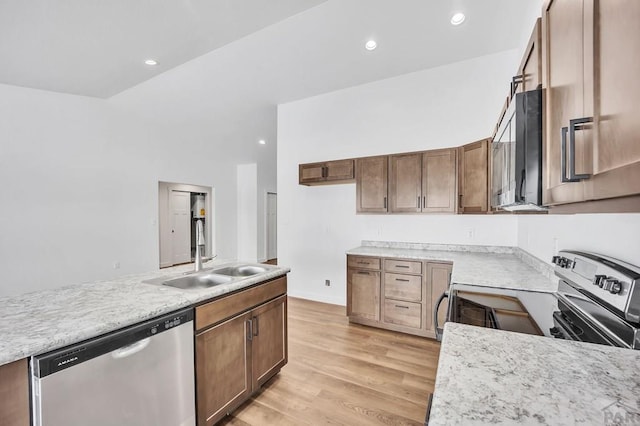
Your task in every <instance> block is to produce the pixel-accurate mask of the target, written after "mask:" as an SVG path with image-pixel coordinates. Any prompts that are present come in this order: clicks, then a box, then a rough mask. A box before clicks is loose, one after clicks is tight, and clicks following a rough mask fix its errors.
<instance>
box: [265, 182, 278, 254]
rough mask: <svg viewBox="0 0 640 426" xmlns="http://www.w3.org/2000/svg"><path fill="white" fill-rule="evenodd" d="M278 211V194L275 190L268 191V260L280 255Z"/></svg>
mask: <svg viewBox="0 0 640 426" xmlns="http://www.w3.org/2000/svg"><path fill="white" fill-rule="evenodd" d="M277 213H278V196H277V194H275V193H273V192H267V260H271V259H275V258H277V257H278V251H277V248H278V238H277V235H278V233H277V230H278V228H277Z"/></svg>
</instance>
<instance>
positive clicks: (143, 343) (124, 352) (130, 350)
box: [111, 337, 151, 359]
mask: <svg viewBox="0 0 640 426" xmlns="http://www.w3.org/2000/svg"><path fill="white" fill-rule="evenodd" d="M149 343H151V338H150V337H147V338H146V339H142V340H138V341H137V342H135V343H132V344H130V345H127V346H123V347H121V348H119V349H116V350H115V351H113V352H111V357H112V358H114V359H122V358H126V357H128V356H131V355H134V354H137V353H138V352H140V351H142V350H144V348H146V347H147V346H149Z"/></svg>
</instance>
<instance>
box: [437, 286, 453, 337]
mask: <svg viewBox="0 0 640 426" xmlns="http://www.w3.org/2000/svg"><path fill="white" fill-rule="evenodd" d="M445 298H447V299H448V298H449V291H448V290H447V291H445V292H444V293H442V294H441V295H440V297H439V298H438V301H437V302H436V304H435V306H434V308H433V328H434V329H435V331H436V340H437V341H438V342H440V341H442V332H443V330H444V329H442V328H439V327H438V308H440V304H441V303H442V301H443V300H444V299H445ZM448 316H449V307H447V317H448ZM443 326H444V324H443Z"/></svg>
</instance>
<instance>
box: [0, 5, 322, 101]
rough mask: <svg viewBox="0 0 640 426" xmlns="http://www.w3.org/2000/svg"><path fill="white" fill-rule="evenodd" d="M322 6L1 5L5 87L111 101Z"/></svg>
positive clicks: (0, 42) (0, 54)
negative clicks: (152, 61)
mask: <svg viewBox="0 0 640 426" xmlns="http://www.w3.org/2000/svg"><path fill="white" fill-rule="evenodd" d="M323 1H325V0H269V1H260V0H0V63H1V64H2V66H0V83H6V84H12V85H16V86H25V87H32V88H38V89H45V90H52V91H56V92H65V93H73V94H77V95H87V96H96V97H102V98H108V97H110V96H112V95H114V94H116V93H119V92H121V91H123V90H125V89H128V88H130V87H132V86H135V85H136V84H138V83H140V82H142V81H145V80H148V79H149V78H152V77H153V76H155V75H157V74H159V73H161V72H164V71H167V70H169V69H171V68H173V67H175V66H176V65H179V64H181V63H184V62H186V61H189V60H191V59H193V58H195V57H197V56H200V55H202V54H204V53H207V52H209V51H211V50H214V49H216V48H219V47H220V46H223V45H225V44H227V43H229V42H231V41H233V40H237V39H239V38H241V37H244V36H246V35H247V34H250V33H253V32H255V31H258V30H260V29H262V28H264V27H266V26H268V25H271V24H273V23H275V22H278V21H281V20H282V19H285V18H287V17H289V16H291V15H294V14H296V13H299V12H301V11H303V10H306V9H308V8H309V7H312V6H315V5H317V4H319V3H322V2H323ZM147 58H154V59H156V60H158V61H159V63H160V66H158V67H155V68H154V67H149V66H147V65H145V64H144V60H145V59H147Z"/></svg>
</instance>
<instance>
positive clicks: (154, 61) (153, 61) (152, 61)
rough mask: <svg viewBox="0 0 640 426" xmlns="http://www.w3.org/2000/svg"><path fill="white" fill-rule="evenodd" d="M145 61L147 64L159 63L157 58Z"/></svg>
mask: <svg viewBox="0 0 640 426" xmlns="http://www.w3.org/2000/svg"><path fill="white" fill-rule="evenodd" d="M144 63H145V64H147V65H158V61H156V60H155V59H147V60H146V61H144Z"/></svg>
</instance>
